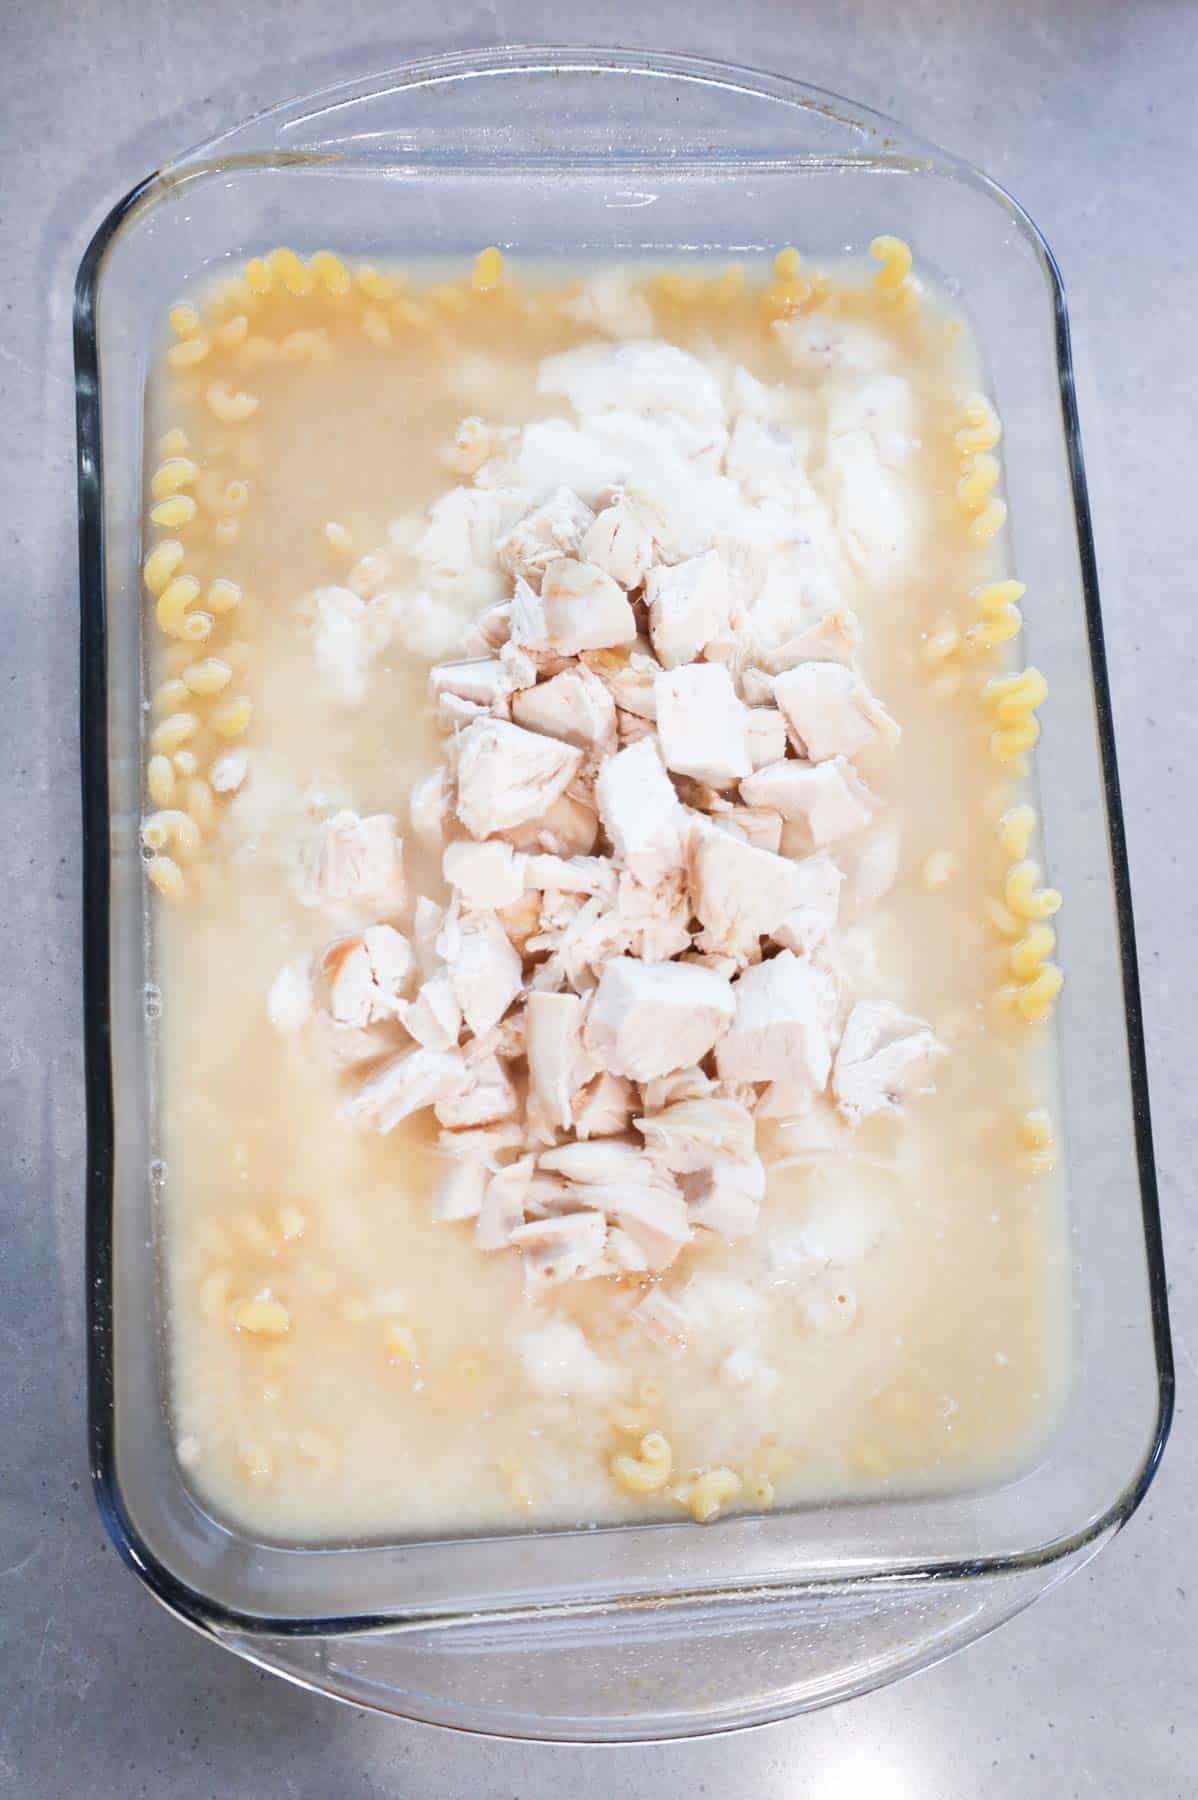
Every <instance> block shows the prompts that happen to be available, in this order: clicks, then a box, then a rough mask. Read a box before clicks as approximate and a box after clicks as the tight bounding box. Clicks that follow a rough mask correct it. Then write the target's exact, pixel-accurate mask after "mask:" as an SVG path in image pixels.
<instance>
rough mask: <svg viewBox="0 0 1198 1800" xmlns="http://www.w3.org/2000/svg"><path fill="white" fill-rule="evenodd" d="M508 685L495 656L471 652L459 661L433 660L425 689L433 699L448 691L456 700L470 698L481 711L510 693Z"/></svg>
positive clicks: (504, 672) (506, 675)
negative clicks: (478, 654)
mask: <svg viewBox="0 0 1198 1800" xmlns="http://www.w3.org/2000/svg"><path fill="white" fill-rule="evenodd" d="M534 679H535V675H534ZM511 687H512V683H511V677H510V675H509V674H508V671H507V668H506V667H505V665H504V664H503V663H502V662H501V661H500V659H499V657H497V656H473V657H468V658H465V659H463V660H462V661H461V662H444V663H434V665H433V667H432V668H431V669H430V670H429V672H428V690H429V693H430V694H431V695H432V697H433V699H434V700H438V699H440V698H441V697H442V696H443V695H452V696H454V697H456V698H457V699H459V700H468V701H472V702H473V703H474V704H475V705H476V706H481V707H482V708H483V710H484V711H485V710H486V709H487V708H488V707H490V706H493V705H494V704H495V702H496V701H497V700H500V699H502V698H503V696H504V695H505V694H508V693H510V692H511Z"/></svg>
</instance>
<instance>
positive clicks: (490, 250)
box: [470, 244, 503, 294]
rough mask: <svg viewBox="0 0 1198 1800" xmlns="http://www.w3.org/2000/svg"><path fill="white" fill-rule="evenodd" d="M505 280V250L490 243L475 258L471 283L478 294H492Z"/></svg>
mask: <svg viewBox="0 0 1198 1800" xmlns="http://www.w3.org/2000/svg"><path fill="white" fill-rule="evenodd" d="M502 281H503V252H502V251H501V250H499V249H498V248H497V247H496V245H494V244H488V246H487V248H486V249H485V250H480V251H479V253H478V256H477V257H476V258H475V263H474V272H473V274H472V275H471V277H470V285H471V287H472V288H473V289H474V292H475V293H476V294H490V293H493V292H494V290H495V289H496V288H497V287H499V285H500V283H501V282H502Z"/></svg>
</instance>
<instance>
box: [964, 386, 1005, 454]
mask: <svg viewBox="0 0 1198 1800" xmlns="http://www.w3.org/2000/svg"><path fill="white" fill-rule="evenodd" d="M964 413H965V423H964V425H963V426H962V427H961V429H960V431H958V432H957V434H956V436H955V438H954V439H953V442H954V443H955V444H956V447H957V449H958V450H959V451H960V453H961V455H962V456H975V455H977V453H978V452H979V451H981V450H993V449H994V448H995V446H996V445H997V444H999V443H1000V442H1001V441H1002V421H1001V420H1000V419H999V416H998V414H997V413H996V412H995V410H994V408H993V406H991V404H990V402H989V400H987V398H986V396H985V394H970V396H969V398H968V399H967V400H966V402H965V408H964Z"/></svg>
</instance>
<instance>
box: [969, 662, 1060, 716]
mask: <svg viewBox="0 0 1198 1800" xmlns="http://www.w3.org/2000/svg"><path fill="white" fill-rule="evenodd" d="M982 698H983V699H984V700H985V701H986V703H987V705H988V706H990V707H991V708H992V709H993V711H994V716H995V718H996V719H997V720H998V721H999V723H1000V724H1001V725H1018V724H1019V723H1020V722H1021V720H1023V719H1025V718H1026V717H1027V715H1028V714H1029V713H1031V712H1034V711H1035V709H1036V708H1037V707H1038V706H1043V704H1044V702H1045V700H1047V698H1048V682H1047V681H1046V680H1045V678H1044V676H1043V675H1042V674H1041V672H1040V670H1039V669H1037V668H1034V667H1032V666H1031V665H1030V664H1029V666H1028V667H1027V668H1026V669H1024V670H1023V671H1022V672H1021V673H1020V674H1018V675H1000V676H997V677H996V678H995V679H994V680H993V681H988V682H987V683H986V686H985V687H984V688H983V690H982Z"/></svg>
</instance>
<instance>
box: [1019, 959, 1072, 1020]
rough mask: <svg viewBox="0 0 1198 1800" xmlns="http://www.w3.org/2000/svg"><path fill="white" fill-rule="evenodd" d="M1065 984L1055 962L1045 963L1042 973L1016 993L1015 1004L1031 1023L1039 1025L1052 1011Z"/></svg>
mask: <svg viewBox="0 0 1198 1800" xmlns="http://www.w3.org/2000/svg"><path fill="white" fill-rule="evenodd" d="M1064 985H1065V977H1064V975H1063V974H1062V973H1061V971H1060V969H1058V968H1057V966H1056V964H1055V963H1045V964H1044V966H1043V967H1042V968H1041V970H1040V973H1039V974H1038V975H1037V976H1036V978H1035V979H1034V980H1033V981H1029V982H1028V983H1027V985H1026V986H1025V987H1021V988H1020V989H1019V990H1018V992H1017V993H1016V995H1015V1005H1016V1007H1017V1008H1018V1010H1019V1012H1020V1013H1021V1014H1022V1015H1023V1017H1024V1018H1025V1019H1026V1020H1027V1022H1028V1024H1029V1025H1038V1024H1040V1023H1041V1022H1042V1021H1043V1020H1044V1019H1046V1018H1047V1017H1048V1015H1049V1013H1050V1012H1051V1011H1052V1003H1053V1001H1054V1000H1055V999H1056V997H1057V995H1058V994H1059V993H1060V991H1061V989H1062V987H1063V986H1064Z"/></svg>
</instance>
